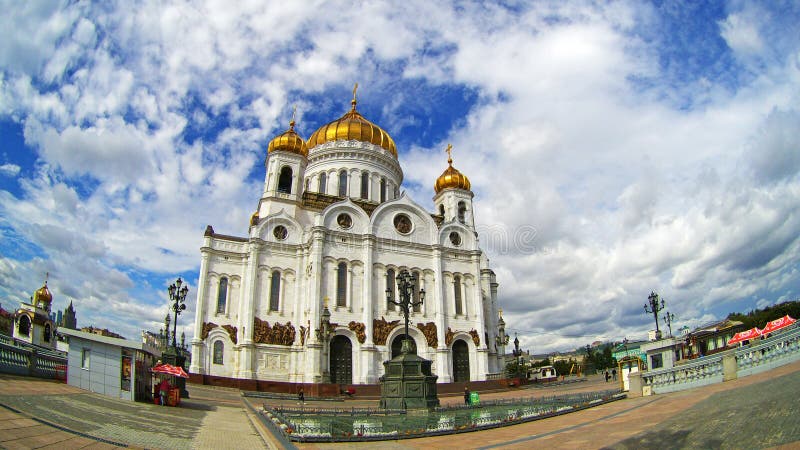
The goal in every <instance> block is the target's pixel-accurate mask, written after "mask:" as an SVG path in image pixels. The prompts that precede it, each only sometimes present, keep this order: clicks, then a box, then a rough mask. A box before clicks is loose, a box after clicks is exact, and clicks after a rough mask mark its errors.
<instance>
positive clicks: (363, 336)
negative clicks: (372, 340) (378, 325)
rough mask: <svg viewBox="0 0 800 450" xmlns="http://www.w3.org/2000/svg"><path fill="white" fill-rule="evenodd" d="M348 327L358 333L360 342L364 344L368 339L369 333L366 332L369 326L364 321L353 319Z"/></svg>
mask: <svg viewBox="0 0 800 450" xmlns="http://www.w3.org/2000/svg"><path fill="white" fill-rule="evenodd" d="M347 328H349V329H350V330H351V331H353V332H354V333H355V334H356V337H357V338H358V342H359V343H361V344H363V343H364V341H366V340H367V333H366V330H367V327H366V325H364V324H363V323H361V322H356V321H355V320H353V321H351V322H350V323H349V324H347Z"/></svg>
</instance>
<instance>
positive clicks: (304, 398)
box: [297, 388, 306, 405]
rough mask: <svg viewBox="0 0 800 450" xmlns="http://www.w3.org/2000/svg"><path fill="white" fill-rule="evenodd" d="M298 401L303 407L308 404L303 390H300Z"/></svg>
mask: <svg viewBox="0 0 800 450" xmlns="http://www.w3.org/2000/svg"><path fill="white" fill-rule="evenodd" d="M297 401H298V402H299V403H300V404H301V405H305V404H306V395H305V394H304V393H303V388H300V391H299V392H298V393H297Z"/></svg>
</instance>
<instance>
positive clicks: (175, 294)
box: [167, 277, 189, 350]
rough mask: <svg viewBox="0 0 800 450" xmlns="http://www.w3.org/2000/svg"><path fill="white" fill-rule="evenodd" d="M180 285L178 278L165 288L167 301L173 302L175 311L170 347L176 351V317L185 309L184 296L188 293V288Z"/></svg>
mask: <svg viewBox="0 0 800 450" xmlns="http://www.w3.org/2000/svg"><path fill="white" fill-rule="evenodd" d="M182 284H183V280H181V278H180V277H178V279H177V280H175V282H174V283H172V284H171V285H169V288H167V292H168V293H169V300H170V302H173V303H172V310H173V311H175V321H174V322H173V323H172V347H173V348H175V349H176V350H177V348H178V342H177V340H176V339H175V336H176V334H177V331H178V316H179V315H180V314H181V313H182V312H183V310H185V309H186V305H185V304H184V303H183V302H184V301H186V294H187V293H189V286H186V285H184V286H183V287H181V285H182Z"/></svg>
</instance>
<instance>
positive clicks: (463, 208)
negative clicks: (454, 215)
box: [458, 202, 467, 223]
mask: <svg viewBox="0 0 800 450" xmlns="http://www.w3.org/2000/svg"><path fill="white" fill-rule="evenodd" d="M466 213H467V205H466V203H464V202H458V221H459V222H461V223H464V217H465V216H466Z"/></svg>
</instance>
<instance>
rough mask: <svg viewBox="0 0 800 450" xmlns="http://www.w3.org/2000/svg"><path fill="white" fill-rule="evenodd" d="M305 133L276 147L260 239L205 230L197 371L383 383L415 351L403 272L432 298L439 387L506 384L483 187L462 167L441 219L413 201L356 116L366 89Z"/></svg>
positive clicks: (419, 321)
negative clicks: (478, 211)
mask: <svg viewBox="0 0 800 450" xmlns="http://www.w3.org/2000/svg"><path fill="white" fill-rule="evenodd" d="M294 126H295V122H294V120H292V121H291V122H290V124H289V129H288V130H287V131H286V132H284V133H283V134H281V135H279V136H277V137H275V138H274V139H273V140H272V141H271V142H270V143H269V145H268V148H267V158H266V177H265V181H264V190H263V193H262V195H261V198H260V199H259V201H258V206H257V208H256V211H255V213H254V214H253V216H252V218H251V220H250V226H249V232H248V235H247V236H246V237H235V236H226V235H221V234H217V233H215V232H214V229H213V228H212V227H211V226H210V225H209V226H208V227H207V228H206V231H205V237H204V241H203V247H202V248H201V264H200V276H199V285H198V288H197V308H196V318H195V330H194V338H193V339H192V361H191V366H190V369H189V370H190V372H191V373H193V374H203V375H213V376H218V377H226V378H233V379H248V380H272V381H284V382H295V383H321V382H322V383H338V384H371V383H376V382H377V381H378V378H379V377H380V376H381V375H382V372H383V365H382V362H383V361H384V360H387V359H390V358H392V357H393V356H394V355H396V354H398V353H399V351H400V344H401V341H402V339H403V326H402V325H403V323H402V322H403V321H402V316H401V315H400V312H399V310H398V309H396V308H395V307H394V306H393V305H392V304H391V303H389V302H388V300H387V296H392V298H395V296H396V295H397V293H396V290H397V286H396V284H397V283H396V281H395V277H396V276H397V274H398V273H399V272H400V271H401V270H408V271H409V272H410V273H411V275H412V277H413V279H414V280H415V281H417V286H418V287H417V292H416V293H415V295H419V291H420V289H422V288H424V291H425V298H424V303H423V305H422V306H421V307H419V308H418V309H417V310H415V311H414V312H413V314H412V316H411V318H410V319H411V327H410V331H409V334H410V337H411V338H412V339H413V341H414V343H415V347H416V351H417V353H418V354H419V355H420V356H422V357H424V358H427V359H429V360H432V361H433V371H434V373H435V374H436V375H438V377H439V378H438V382H439V383H448V382H459V381H478V380H486V379H487V376H490V374H492V373H499V372H502V371H503V370H504V367H503V355H504V354H505V349H504V348H503V347H504V344H503V343H502V340H501V339H496V336H497V335H498V318H499V316H498V305H497V283H496V281H495V275H494V272H493V271H492V270H491V269H490V268H489V264H488V260H487V258H486V255H485V254H484V253H483V252H482V251H481V249H480V247H479V246H478V236H477V233H476V231H475V222H474V217H473V205H472V197H473V193H472V191H471V190H470V182H469V180H468V179H467V177H466V176H464V175H463V174H461V173H460V172H459V171H458V170H456V169H455V168H454V167H453V165H452V158H448V164H449V165H448V167H447V168H446V170H445V171H444V173H442V175H441V176H440V177H439V178H438V179H437V180H436V183H435V192H434V197H433V201H434V204H435V207H436V210H435V212H433V213H431V212H429V211H426V210H425V209H424V208H423V207H421V206H420V205H419V204H417V203H416V202H414V200H412V199H411V198H409V197H408V196H407V195H405V193H403V194H401V193H400V185H401V183H402V181H403V170H402V168H401V167H400V163H399V161H398V157H397V149H396V147H395V143H394V141H393V140H392V138H391V137H390V136H389V134H388V133H386V131H384V130H383V129H381V128H380V127H378V126H377V125H375V124H373V123H371V122H370V121H368V120H367V119H365V118H364V117H363V116H362V115H361V114H360V113H359V112H358V111H357V110H356V98H355V91H354V96H353V101H352V108H351V110H350V111H349V112H347V113H346V114H345V115H344V116H342V117H341V118H339V119H337V120H334V121H333V122H330V123H328V124H327V125H324V126H322V127H321V128H319V129H318V130H317V131H315V132H314V133H313V134H312V135H311V137H310V138H309V139H308V141H304V140H303V139H302V138H301V137H300V136H299V135H298V134H297V132H296V131H295V130H294ZM449 153H450V147H448V155H449ZM387 289H388V292H387Z"/></svg>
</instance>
